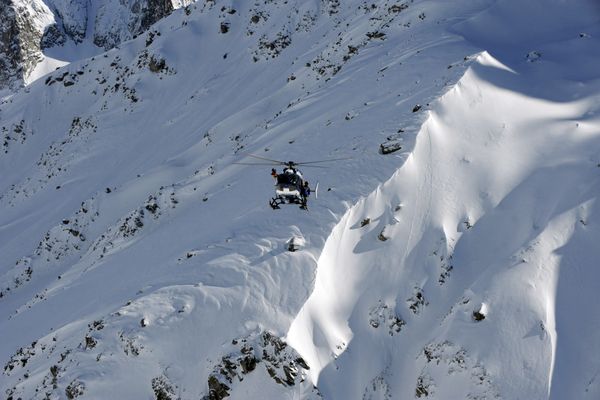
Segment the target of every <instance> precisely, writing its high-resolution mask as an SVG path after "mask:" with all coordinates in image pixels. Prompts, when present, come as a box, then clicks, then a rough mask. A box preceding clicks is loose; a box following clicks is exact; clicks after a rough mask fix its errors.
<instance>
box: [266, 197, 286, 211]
mask: <svg viewBox="0 0 600 400" xmlns="http://www.w3.org/2000/svg"><path fill="white" fill-rule="evenodd" d="M284 203H285V201H284V200H283V199H282V198H279V197H273V198H272V199H271V201H270V202H269V205H270V206H271V208H273V210H279V208H280V207H279V205H280V204H284Z"/></svg>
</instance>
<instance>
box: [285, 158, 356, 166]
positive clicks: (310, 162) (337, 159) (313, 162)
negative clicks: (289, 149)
mask: <svg viewBox="0 0 600 400" xmlns="http://www.w3.org/2000/svg"><path fill="white" fill-rule="evenodd" d="M351 158H352V157H343V158H330V159H327V160H319V161H305V162H299V163H294V164H296V165H306V164H318V163H322V162H331V161H342V160H349V159H351Z"/></svg>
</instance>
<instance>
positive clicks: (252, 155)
mask: <svg viewBox="0 0 600 400" xmlns="http://www.w3.org/2000/svg"><path fill="white" fill-rule="evenodd" d="M248 155H249V156H250V157H254V158H258V159H259V160H266V161H271V162H274V163H278V164H287V162H285V161H279V160H273V159H272V158H266V157H260V156H255V155H254V154H250V153H248Z"/></svg>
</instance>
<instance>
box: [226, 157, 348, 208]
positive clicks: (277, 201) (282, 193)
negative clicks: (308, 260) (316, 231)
mask: <svg viewBox="0 0 600 400" xmlns="http://www.w3.org/2000/svg"><path fill="white" fill-rule="evenodd" d="M248 156H250V157H253V158H256V159H259V160H262V161H263V162H255V163H242V162H238V163H235V164H241V165H270V166H275V165H282V166H283V171H282V172H281V173H277V171H276V170H275V168H272V169H271V176H273V178H275V197H273V198H271V200H270V201H269V205H270V206H271V208H273V210H278V209H279V208H280V207H279V206H280V205H282V204H298V205H300V208H301V209H303V210H308V207H307V197H308V195H309V194H310V192H311V191H313V189H311V188H310V187H309V186H308V181H307V180H305V179H304V176H303V175H302V172H301V171H300V170H299V168H298V167H299V166H302V167H303V168H304V167H312V168H327V167H325V166H321V165H312V164H319V163H324V162H331V161H339V160H346V159H347V158H332V159H327V160H318V161H305V162H295V161H281V160H274V159H271V158H265V157H260V156H257V155H254V154H248ZM318 191H319V183H318V182H317V185H316V186H315V188H314V192H315V198H317V197H318Z"/></svg>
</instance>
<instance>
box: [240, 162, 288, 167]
mask: <svg viewBox="0 0 600 400" xmlns="http://www.w3.org/2000/svg"><path fill="white" fill-rule="evenodd" d="M232 164H237V165H258V166H263V165H268V166H269V167H273V166H275V165H279V164H275V163H259V162H255V163H246V162H232Z"/></svg>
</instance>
